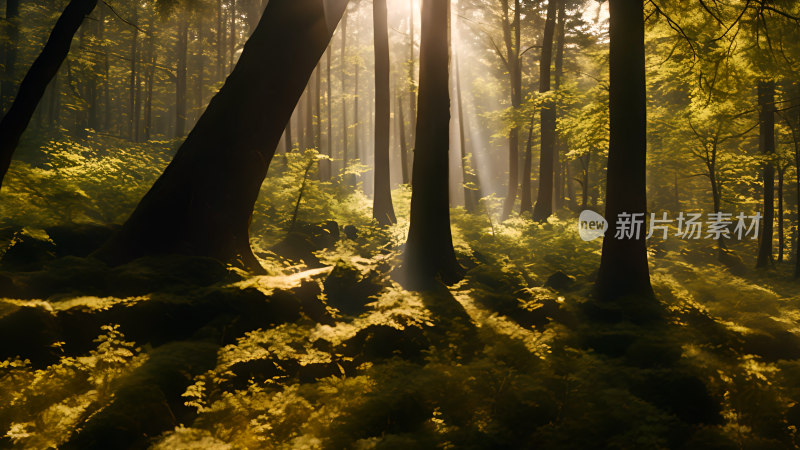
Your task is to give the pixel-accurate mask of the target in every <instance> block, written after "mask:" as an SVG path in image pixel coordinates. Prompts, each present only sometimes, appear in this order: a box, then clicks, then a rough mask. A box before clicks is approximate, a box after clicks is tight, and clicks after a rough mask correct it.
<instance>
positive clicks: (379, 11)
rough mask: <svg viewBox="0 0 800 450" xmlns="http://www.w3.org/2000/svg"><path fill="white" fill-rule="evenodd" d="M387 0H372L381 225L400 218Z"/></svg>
mask: <svg viewBox="0 0 800 450" xmlns="http://www.w3.org/2000/svg"><path fill="white" fill-rule="evenodd" d="M387 16H388V11H387V9H386V0H373V2H372V24H373V25H372V27H373V30H374V33H373V35H374V41H375V42H374V51H375V172H374V173H375V180H374V182H375V194H374V196H373V203H372V217H373V218H375V220H377V221H378V223H379V224H381V225H391V224H393V223H395V222H397V218H396V217H395V215H394V206H393V205H392V186H391V180H390V173H391V172H390V167H389V124H390V123H391V122H390V121H391V117H390V108H391V105H390V101H389V99H390V98H391V97H390V95H391V93H390V89H389V25H388V17H387Z"/></svg>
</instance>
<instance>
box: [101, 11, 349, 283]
mask: <svg viewBox="0 0 800 450" xmlns="http://www.w3.org/2000/svg"><path fill="white" fill-rule="evenodd" d="M346 5H347V1H346V0H272V1H270V2H269V4H268V6H267V9H266V11H265V12H264V15H263V17H262V19H261V20H260V22H259V25H258V27H257V28H256V30H255V31H254V32H253V34H252V36H251V37H250V39H249V40H248V42H247V44H246V45H245V47H244V50H243V52H242V55H241V57H240V58H239V62H238V63H237V64H236V67H235V68H234V70H233V72H232V73H231V75H230V76H229V77H228V79H227V80H226V82H225V84H224V85H223V86H222V88H221V89H220V90H219V92H218V93H217V94H216V95H215V96H214V98H213V99H212V100H211V102H210V103H209V106H208V108H207V109H206V111H205V112H204V113H203V115H202V116H201V117H200V119H199V120H198V122H197V125H196V126H195V127H194V129H193V130H192V131H191V132H190V133H189V136H188V137H187V138H186V140H185V141H184V143H183V145H181V147H180V148H179V149H178V152H177V153H176V155H175V157H174V158H173V160H172V162H171V163H170V165H169V166H168V167H167V169H166V170H165V171H164V173H163V174H162V175H161V177H160V178H159V179H158V180H157V181H156V182H155V184H154V185H153V187H152V188H151V189H150V191H149V192H148V193H147V194H146V195H145V197H144V198H143V199H142V201H141V202H140V203H139V205H138V206H137V207H136V210H135V211H134V212H133V214H132V215H131V216H130V218H128V220H127V221H126V222H125V224H124V225H123V227H122V229H121V230H120V231H119V232H118V233H117V234H115V235H114V236H113V237H112V238H111V240H109V242H107V243H106V244H105V245H104V246H103V247H102V248H101V249H100V250H99V251H98V252H97V254H96V256H98V257H100V258H101V259H103V260H105V261H107V262H108V263H110V264H120V263H124V262H126V261H130V260H132V259H134V258H137V257H141V256H145V255H149V254H163V253H181V254H189V255H200V256H208V257H213V258H217V259H219V260H222V261H226V262H231V263H234V264H238V265H240V266H243V267H246V268H249V269H251V270H254V271H259V272H263V269H262V268H261V266H260V265H259V263H258V261H257V260H256V258H255V256H254V255H253V253H252V250H251V249H250V241H249V234H248V228H249V224H250V219H251V216H252V212H253V206H254V204H255V201H256V199H257V197H258V193H259V190H260V188H261V183H262V182H263V180H264V177H265V176H266V173H267V169H268V168H269V164H270V161H271V160H272V157H273V155H274V154H275V148H276V146H277V144H278V141H279V140H280V138H281V134H282V133H283V130H284V129H285V128H286V123H287V122H288V121H289V118H290V116H291V114H292V110H293V108H294V106H295V105H296V104H297V101H298V100H299V98H300V96H301V94H302V92H303V88H304V87H305V86H306V84H307V83H308V80H309V78H310V76H311V73H312V71H313V70H314V67H315V66H316V65H317V63H318V62H319V59H320V57H321V56H322V53H323V52H324V51H325V47H327V45H328V43H329V42H330V38H331V34H332V33H333V30H334V28H335V27H336V24H337V23H338V21H339V19H340V18H341V16H342V13H343V12H344V8H345V7H346Z"/></svg>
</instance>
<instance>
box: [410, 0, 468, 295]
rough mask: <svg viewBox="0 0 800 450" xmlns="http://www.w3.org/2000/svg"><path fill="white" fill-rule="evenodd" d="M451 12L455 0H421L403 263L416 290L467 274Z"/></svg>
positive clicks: (453, 280) (454, 280) (452, 280)
mask: <svg viewBox="0 0 800 450" xmlns="http://www.w3.org/2000/svg"><path fill="white" fill-rule="evenodd" d="M449 14H450V2H448V1H443V0H422V38H421V45H420V69H419V116H418V117H417V132H416V145H415V149H416V150H415V153H416V155H415V157H414V174H413V178H412V182H411V189H412V194H411V225H410V228H409V231H408V241H407V243H406V249H405V254H404V264H403V265H404V268H405V273H406V277H407V278H406V284H407V286H409V287H410V288H412V289H425V288H428V287H430V286H432V285H433V284H434V283H435V280H436V277H437V276H438V277H440V278H441V280H442V281H443V282H445V283H454V282H457V281H458V280H460V279H461V278H462V276H463V269H462V268H461V266H459V264H458V261H457V260H456V255H455V251H454V250H453V240H452V234H451V231H450V204H449V170H448V169H449V162H448V152H449V148H450V135H449V133H450V131H449V130H450V126H449V123H450V98H449V97H450V94H449V92H450V91H449V89H448V84H449V73H448V66H449V56H450V54H449V50H448V47H449V33H448V18H449Z"/></svg>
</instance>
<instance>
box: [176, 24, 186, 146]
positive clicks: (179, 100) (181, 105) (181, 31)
mask: <svg viewBox="0 0 800 450" xmlns="http://www.w3.org/2000/svg"><path fill="white" fill-rule="evenodd" d="M188 51H189V18H188V17H187V15H186V14H180V16H179V18H178V67H177V78H176V82H175V137H176V138H182V137H183V136H185V135H186V88H187V86H186V85H187V83H186V81H187V80H186V77H187V73H188V69H187V59H188Z"/></svg>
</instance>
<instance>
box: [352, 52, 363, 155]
mask: <svg viewBox="0 0 800 450" xmlns="http://www.w3.org/2000/svg"><path fill="white" fill-rule="evenodd" d="M360 71H361V64H360V63H359V62H358V61H356V63H355V79H354V80H353V84H354V86H353V159H359V158H361V149H360V148H359V144H360V141H359V137H360V136H359V133H358V131H359V128H360V125H361V124H360V123H359V122H358V73H359V72H360ZM362 159H363V158H362Z"/></svg>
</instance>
